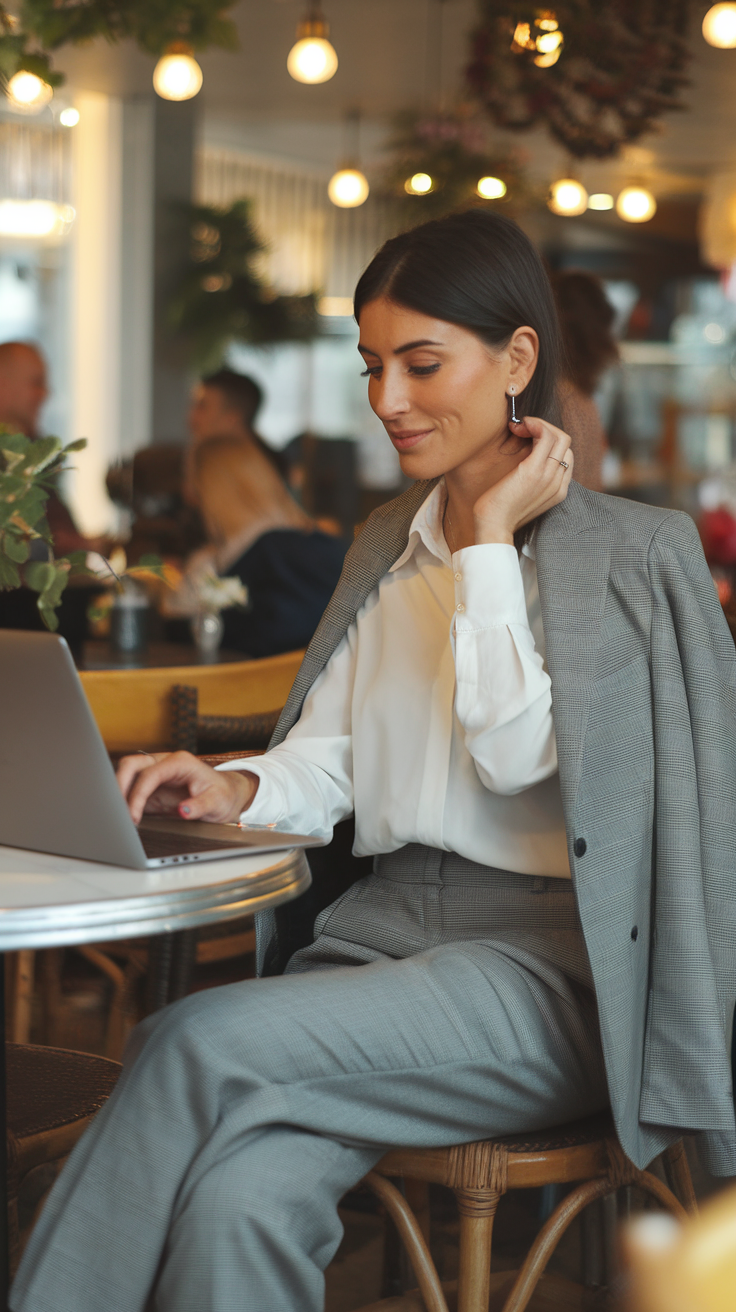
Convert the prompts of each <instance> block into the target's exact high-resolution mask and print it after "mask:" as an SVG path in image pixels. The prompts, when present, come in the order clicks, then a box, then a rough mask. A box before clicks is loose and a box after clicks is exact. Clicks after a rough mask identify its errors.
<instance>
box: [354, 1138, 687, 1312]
mask: <svg viewBox="0 0 736 1312" xmlns="http://www.w3.org/2000/svg"><path fill="white" fill-rule="evenodd" d="M663 1162H664V1166H665V1170H666V1172H667V1178H668V1180H669V1182H670V1186H671V1187H668V1186H667V1185H665V1184H664V1183H663V1182H662V1181H661V1180H660V1179H659V1178H658V1177H657V1176H656V1175H653V1174H652V1173H651V1172H649V1171H639V1170H637V1168H636V1167H635V1166H634V1165H633V1164H632V1163H631V1162H630V1161H629V1160H628V1158H627V1157H626V1156H625V1155H624V1153H623V1151H622V1149H621V1147H620V1145H619V1143H618V1139H617V1138H616V1134H615V1130H614V1127H613V1121H612V1119H611V1116H610V1114H609V1113H605V1114H600V1115H598V1116H593V1117H590V1118H588V1119H586V1120H582V1121H576V1122H573V1123H571V1124H569V1125H564V1126H559V1127H557V1128H555V1129H552V1130H544V1131H534V1132H533V1133H531V1134H525V1135H514V1136H509V1137H507V1138H503V1139H485V1140H481V1141H479V1142H476V1143H467V1144H460V1145H458V1146H456V1147H452V1148H424V1149H412V1148H399V1149H395V1150H393V1151H392V1152H389V1153H387V1154H386V1156H385V1157H383V1158H382V1159H381V1161H380V1162H379V1163H378V1165H377V1166H376V1168H375V1170H374V1171H371V1173H370V1175H368V1176H366V1179H365V1183H366V1184H367V1185H368V1186H369V1187H370V1188H371V1189H372V1190H373V1192H374V1193H375V1194H377V1196H378V1198H379V1199H380V1201H381V1202H382V1203H383V1205H384V1207H385V1209H386V1211H387V1212H388V1214H389V1216H390V1217H391V1218H392V1220H393V1221H394V1222H395V1224H396V1227H397V1229H398V1231H399V1236H400V1238H401V1240H402V1242H403V1244H404V1247H405V1249H406V1252H407V1254H408V1257H409V1261H410V1263H411V1266H412V1269H413V1271H414V1275H415V1277H416V1281H417V1285H418V1290H416V1291H413V1292H410V1293H408V1294H406V1295H403V1296H400V1297H396V1298H390V1299H383V1300H381V1301H380V1302H378V1303H372V1304H371V1305H370V1308H368V1307H366V1308H363V1309H362V1312H423V1310H424V1309H426V1312H450V1309H456V1310H457V1312H488V1308H489V1299H490V1298H491V1297H492V1296H493V1302H492V1304H491V1306H492V1308H493V1309H494V1312H496V1309H497V1310H498V1312H501V1310H502V1312H523V1310H524V1309H525V1308H526V1307H527V1305H528V1304H529V1301H530V1299H532V1297H533V1295H534V1293H535V1290H536V1289H537V1287H538V1285H539V1282H540V1279H542V1278H543V1273H544V1270H545V1267H546V1266H547V1263H548V1261H549V1259H550V1257H551V1255H552V1253H553V1251H554V1249H555V1247H556V1246H557V1244H558V1242H559V1240H560V1239H561V1237H562V1235H563V1234H564V1232H565V1230H566V1229H567V1227H568V1226H569V1225H570V1223H571V1221H573V1220H574V1218H575V1217H576V1216H578V1215H579V1213H580V1212H582V1211H583V1209H584V1208H585V1207H587V1206H588V1204H589V1203H592V1202H594V1201H595V1200H596V1199H599V1198H603V1197H605V1196H606V1194H610V1193H613V1192H614V1191H615V1190H617V1189H619V1188H621V1187H622V1186H625V1185H635V1186H636V1187H637V1188H638V1189H640V1190H642V1191H643V1192H644V1193H645V1194H648V1195H649V1196H650V1197H653V1198H655V1199H656V1200H657V1201H658V1202H659V1203H660V1204H661V1205H662V1206H663V1207H665V1208H667V1209H668V1210H669V1211H670V1212H672V1213H673V1214H674V1215H675V1216H676V1217H678V1218H684V1217H685V1216H686V1215H687V1212H694V1211H695V1210H696V1202H695V1194H694V1191H693V1186H692V1181H691V1178H690V1170H689V1167H688V1164H687V1158H686V1156H685V1151H684V1147H683V1145H682V1142H679V1143H678V1144H676V1145H675V1146H674V1147H672V1148H670V1149H669V1150H668V1151H667V1152H666V1153H665V1154H663ZM392 1177H402V1178H404V1179H407V1180H412V1181H422V1182H424V1183H425V1185H426V1186H428V1185H429V1184H441V1185H445V1186H447V1187H448V1188H450V1189H452V1190H453V1191H454V1193H455V1198H456V1200H457V1205H458V1211H459V1214H460V1259H459V1274H458V1281H457V1285H456V1286H455V1285H454V1284H453V1285H451V1286H444V1287H443V1285H442V1283H441V1281H440V1279H439V1276H438V1274H437V1270H436V1268H435V1266H434V1263H433V1261H432V1258H431V1256H430V1252H429V1243H428V1240H429V1236H428V1234H427V1229H428V1224H427V1221H428V1209H425V1217H424V1224H423V1225H422V1224H420V1221H419V1220H418V1219H417V1216H416V1214H415V1212H414V1211H412V1209H411V1207H410V1206H409V1203H408V1202H407V1199H406V1197H405V1196H404V1194H403V1193H402V1192H401V1191H400V1189H398V1188H397V1187H396V1185H395V1184H394V1183H393V1182H392ZM551 1184H559V1185H570V1184H572V1185H574V1187H573V1188H572V1189H571V1190H570V1192H568V1193H567V1194H566V1195H565V1197H564V1198H563V1199H562V1202H560V1203H559V1205H558V1206H557V1207H556V1208H555V1210H554V1211H553V1212H552V1215H551V1216H550V1217H549V1219H548V1220H547V1221H546V1222H545V1224H544V1225H543V1227H542V1229H541V1231H540V1233H539V1235H538V1236H537V1238H536V1239H535V1241H534V1243H533V1244H532V1246H531V1248H530V1250H529V1252H528V1254H527V1256H526V1259H525V1261H524V1263H523V1265H522V1266H521V1267H520V1269H519V1270H518V1271H517V1272H509V1271H505V1270H504V1271H498V1272H493V1273H492V1271H491V1243H492V1237H493V1222H494V1218H495V1215H496V1209H497V1207H498V1204H499V1200H500V1199H501V1197H502V1195H503V1194H505V1193H506V1191H507V1189H533V1188H538V1187H540V1186H543V1185H551ZM673 1190H675V1191H676V1193H675V1192H673ZM678 1195H679V1197H678ZM545 1284H546V1285H547V1288H546V1289H545ZM543 1290H544V1292H545V1294H546V1298H545V1301H544V1306H545V1308H547V1307H550V1308H551V1307H552V1306H559V1307H560V1310H561V1312H562V1309H563V1308H564V1309H565V1312H573V1309H578V1308H579V1309H582V1308H584V1307H585V1306H587V1303H588V1301H589V1299H590V1294H589V1293H587V1297H586V1291H585V1290H584V1288H583V1287H582V1286H578V1285H575V1284H574V1283H573V1282H572V1281H567V1280H563V1279H562V1278H559V1277H558V1278H553V1277H549V1278H548V1279H547V1281H546V1282H544V1283H543V1284H542V1286H541V1287H540V1294H541V1293H542V1291H543Z"/></svg>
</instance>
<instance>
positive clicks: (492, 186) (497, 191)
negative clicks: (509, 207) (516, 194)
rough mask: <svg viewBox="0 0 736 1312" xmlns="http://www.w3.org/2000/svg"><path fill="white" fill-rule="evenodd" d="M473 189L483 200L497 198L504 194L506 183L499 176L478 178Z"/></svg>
mask: <svg viewBox="0 0 736 1312" xmlns="http://www.w3.org/2000/svg"><path fill="white" fill-rule="evenodd" d="M475 190H476V191H477V193H478V195H479V196H482V197H483V199H484V200H498V199H499V197H501V196H505V195H506V183H505V182H503V181H502V179H501V178H491V177H487V178H479V179H478V185H477V186H476V188H475Z"/></svg>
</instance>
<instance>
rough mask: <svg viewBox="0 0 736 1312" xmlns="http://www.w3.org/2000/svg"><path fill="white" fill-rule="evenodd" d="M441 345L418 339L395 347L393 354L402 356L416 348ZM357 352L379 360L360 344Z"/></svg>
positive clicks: (376, 354) (376, 355)
mask: <svg viewBox="0 0 736 1312" xmlns="http://www.w3.org/2000/svg"><path fill="white" fill-rule="evenodd" d="M442 345H443V343H442V342H433V341H431V339H430V338H429V337H419V338H417V340H416V341H415V342H405V343H404V345H403V346H397V347H396V349H395V351H394V352H393V354H394V355H403V354H404V352H405V351H414V350H416V348H417V347H418V346H442ZM358 350H359V351H360V354H361V355H375V357H376V359H377V360H378V359H380V357H379V355H378V352H377V351H372V350H371V348H370V347H369V346H363V345H362V343H361V344H359V346H358Z"/></svg>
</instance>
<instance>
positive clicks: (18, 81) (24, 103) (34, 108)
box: [7, 68, 54, 114]
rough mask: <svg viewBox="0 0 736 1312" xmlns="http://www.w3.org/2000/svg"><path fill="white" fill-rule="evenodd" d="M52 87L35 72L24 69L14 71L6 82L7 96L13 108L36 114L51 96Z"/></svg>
mask: <svg viewBox="0 0 736 1312" xmlns="http://www.w3.org/2000/svg"><path fill="white" fill-rule="evenodd" d="M53 94H54V92H53V88H52V87H50V86H49V84H48V82H44V81H43V78H40V77H36V74H35V73H27V72H26V70H25V69H23V68H22V69H21V70H20V72H18V73H14V74H13V76H12V77H11V79H10V81H9V82H8V89H7V97H8V100H9V101H10V103H11V105H12V107H13V109H20V110H22V111H24V112H25V113H26V114H37V113H38V111H39V110H41V109H43V108H44V106H46V105H48V103H49V101H50V100H51V97H52V96H53Z"/></svg>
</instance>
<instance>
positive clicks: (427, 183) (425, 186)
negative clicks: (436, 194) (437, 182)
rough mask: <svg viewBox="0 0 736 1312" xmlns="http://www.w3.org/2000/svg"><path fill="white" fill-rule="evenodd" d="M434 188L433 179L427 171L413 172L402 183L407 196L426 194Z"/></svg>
mask: <svg viewBox="0 0 736 1312" xmlns="http://www.w3.org/2000/svg"><path fill="white" fill-rule="evenodd" d="M433 188H434V180H433V179H432V178H431V177H430V175H429V174H428V173H413V174H412V176H411V177H410V178H407V179H406V182H405V183H404V191H405V192H406V194H407V196H426V195H427V194H428V193H429V192H430V191H432V189H433Z"/></svg>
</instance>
